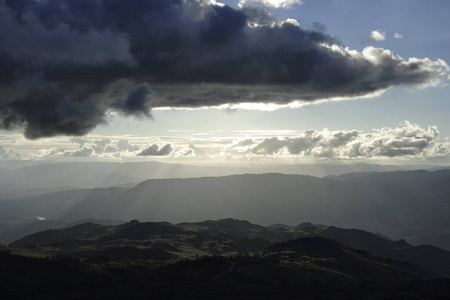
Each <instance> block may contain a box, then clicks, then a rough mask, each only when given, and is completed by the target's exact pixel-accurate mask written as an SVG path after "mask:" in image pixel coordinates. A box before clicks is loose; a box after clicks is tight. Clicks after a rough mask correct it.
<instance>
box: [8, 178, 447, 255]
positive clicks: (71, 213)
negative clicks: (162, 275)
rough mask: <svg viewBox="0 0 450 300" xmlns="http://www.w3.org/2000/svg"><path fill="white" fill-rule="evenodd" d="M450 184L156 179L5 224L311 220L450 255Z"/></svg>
mask: <svg viewBox="0 0 450 300" xmlns="http://www.w3.org/2000/svg"><path fill="white" fill-rule="evenodd" d="M449 183H450V170H439V171H433V172H429V171H423V170H421V171H398V172H384V173H353V174H349V175H343V176H337V177H332V178H316V177H310V176H303V175H284V174H262V175H248V174H247V175H234V176H226V177H207V178H190V179H160V180H156V179H155V180H147V181H144V182H142V183H140V184H138V185H137V186H135V187H134V188H118V187H116V188H108V189H91V190H72V191H64V192H58V193H51V194H46V195H42V196H33V197H28V198H22V199H13V200H2V201H0V218H2V219H4V220H11V219H12V220H18V219H19V220H23V219H30V218H35V217H36V216H40V217H45V218H46V219H47V220H60V221H64V222H72V221H77V220H80V219H87V218H92V219H110V220H130V219H139V220H143V221H165V220H167V221H170V222H173V223H177V222H186V221H189V222H192V221H200V220H203V219H204V218H205V216H207V217H208V218H211V219H221V218H229V217H232V218H238V219H246V220H249V221H251V222H254V223H257V224H265V225H269V224H274V223H279V222H282V223H286V224H298V223H301V222H304V221H306V220H308V221H311V222H313V223H319V224H327V225H335V226H338V227H345V228H361V229H364V230H369V231H372V232H380V233H383V234H385V235H388V236H391V237H393V238H396V239H400V238H404V239H405V240H407V241H410V240H411V241H414V242H415V243H416V244H421V243H422V241H423V242H427V243H432V244H433V245H436V246H439V247H443V248H446V249H449V250H450V235H449V232H450V218H449V217H448V216H449V215H450V201H449V199H450V184H449ZM0 237H2V235H1V232H0ZM3 238H4V237H3ZM4 239H5V238H4Z"/></svg>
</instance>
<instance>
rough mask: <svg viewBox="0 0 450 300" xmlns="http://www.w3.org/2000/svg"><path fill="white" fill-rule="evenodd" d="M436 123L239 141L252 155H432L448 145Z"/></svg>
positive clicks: (342, 157)
mask: <svg viewBox="0 0 450 300" xmlns="http://www.w3.org/2000/svg"><path fill="white" fill-rule="evenodd" d="M438 137H439V131H438V129H437V128H436V126H429V127H428V129H423V128H421V127H420V126H419V125H417V124H411V123H409V122H405V124H404V125H403V126H402V127H397V128H389V127H386V128H382V129H379V130H375V131H373V132H371V133H364V132H362V131H359V130H351V131H328V130H323V131H317V130H307V131H305V132H303V133H302V134H300V135H298V136H295V137H284V138H278V137H272V138H266V139H264V140H262V141H260V142H255V141H252V140H246V141H242V142H241V143H239V144H237V145H236V146H237V147H240V146H242V145H246V146H247V150H246V151H247V152H248V153H251V154H253V155H277V154H284V155H294V156H299V157H312V158H340V159H353V158H398V157H433V156H439V155H441V154H447V153H448V150H449V149H446V146H445V145H443V144H441V143H438V142H437V138H438Z"/></svg>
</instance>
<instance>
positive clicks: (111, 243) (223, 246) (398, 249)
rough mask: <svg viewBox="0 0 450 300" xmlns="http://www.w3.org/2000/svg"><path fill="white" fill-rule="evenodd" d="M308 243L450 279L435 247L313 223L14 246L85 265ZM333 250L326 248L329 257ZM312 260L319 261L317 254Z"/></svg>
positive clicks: (72, 234)
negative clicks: (322, 242) (322, 241)
mask: <svg viewBox="0 0 450 300" xmlns="http://www.w3.org/2000/svg"><path fill="white" fill-rule="evenodd" d="M305 237H320V238H327V239H331V240H334V241H337V242H339V243H342V244H343V245H346V246H347V247H351V248H354V249H359V250H362V251H363V252H368V253H369V252H370V253H373V254H374V255H376V256H380V257H389V258H391V259H396V260H399V261H406V262H409V263H411V264H415V265H417V266H420V267H422V268H423V269H425V270H427V271H428V272H430V274H433V276H436V277H440V276H450V252H448V251H445V250H442V249H439V248H436V247H432V246H412V245H410V244H408V243H406V242H405V241H404V240H400V241H391V240H386V239H383V238H381V237H379V236H377V235H374V234H372V233H370V232H366V231H362V230H349V229H340V228H336V227H326V226H323V225H313V224H311V223H302V224H300V225H298V226H285V227H281V226H269V227H264V226H260V225H255V224H252V223H250V222H248V221H241V220H235V219H223V220H218V221H204V222H198V223H180V224H176V225H174V224H171V223H168V222H156V223H155V222H146V223H141V222H139V221H136V220H133V221H130V222H128V223H125V224H122V225H117V226H105V225H100V224H94V223H84V224H80V225H76V226H73V227H68V228H63V229H57V230H47V231H42V232H39V233H35V234H32V235H29V236H26V237H24V238H23V239H20V240H18V241H16V242H14V243H12V244H11V245H10V246H11V247H25V248H30V247H31V249H33V250H32V252H34V253H35V254H36V255H39V254H40V255H41V256H58V255H63V256H71V257H78V258H83V259H89V258H94V257H99V256H108V257H117V258H133V259H151V260H155V261H167V260H176V259H184V258H190V259H192V258H196V257H198V256H204V255H235V254H237V253H245V252H252V251H260V250H262V249H263V248H264V247H269V246H270V245H271V244H272V243H276V242H278V243H279V242H286V241H289V240H292V239H299V238H305ZM333 245H337V244H333ZM333 247H335V246H333ZM333 247H325V246H323V247H322V248H323V249H325V250H326V251H328V250H331V249H332V248H333ZM30 251H31V250H30ZM279 251H281V250H279ZM310 254H311V255H313V253H310ZM314 255H316V256H317V255H319V252H316V253H314Z"/></svg>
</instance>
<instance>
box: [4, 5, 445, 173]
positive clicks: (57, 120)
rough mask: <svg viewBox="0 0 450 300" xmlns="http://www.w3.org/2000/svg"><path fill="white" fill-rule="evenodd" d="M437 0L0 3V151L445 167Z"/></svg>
mask: <svg viewBox="0 0 450 300" xmlns="http://www.w3.org/2000/svg"><path fill="white" fill-rule="evenodd" d="M449 20H450V2H448V1H445V0H442V1H440V0H435V1H418V0H403V1H402V0H398V1H388V0H386V1H384V0H379V1H361V0H302V1H299V0H233V1H222V2H218V1H212V0H203V1H193V0H192V1H190V0H164V1H163V0H135V1H126V0H79V1H70V0H2V1H0V39H1V40H2V42H1V43H0V158H1V159H2V160H16V159H21V160H44V161H46V160H58V161H80V160H88V161H89V160H96V161H98V160H107V161H143V160H158V161H164V162H187V163H197V164H199V163H205V164H222V163H237V164H250V163H256V164H259V163H283V164H284V163H303V162H304V163H310V162H318V161H319V162H320V161H326V162H330V161H331V162H344V163H351V162H361V161H363V162H369V163H386V164H403V163H419V162H420V163H436V164H448V163H449V161H450V160H449V158H450V122H449V118H448V115H449V112H450V101H449V99H448V97H449V96H448V95H450V87H449V81H450V80H449V79H450V68H449V66H448V63H450V52H449V51H448V49H450V32H449V31H448V28H450V21H449Z"/></svg>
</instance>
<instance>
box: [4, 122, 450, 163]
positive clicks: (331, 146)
mask: <svg viewBox="0 0 450 300" xmlns="http://www.w3.org/2000/svg"><path fill="white" fill-rule="evenodd" d="M155 139H157V140H158V141H156V142H155V141H147V142H143V141H142V138H139V139H135V140H128V139H123V138H121V139H116V138H113V139H110V138H103V139H98V138H97V139H92V138H72V139H71V140H70V141H71V144H70V143H69V144H68V145H67V147H69V146H70V145H72V146H73V144H76V145H78V147H77V149H74V150H64V149H63V148H49V149H41V150H39V151H37V152H36V153H32V154H31V156H30V157H28V158H33V159H46V158H51V159H53V158H70V157H76V158H89V157H91V158H102V159H105V158H108V159H124V158H139V157H141V158H143V157H152V158H156V157H159V158H164V159H179V158H196V159H203V160H208V159H237V160H239V159H246V160H247V159H267V158H277V159H279V158H285V159H350V160H354V159H356V160H357V159H372V158H373V159H403V158H406V159H409V158H417V159H427V158H429V159H432V158H439V157H441V158H445V157H449V156H450V143H449V142H450V141H449V140H447V141H445V142H442V141H439V131H438V129H437V128H436V126H429V127H428V128H422V127H420V126H419V125H417V124H412V123H409V122H405V123H404V124H403V125H402V126H399V127H396V128H390V127H386V128H382V129H377V130H373V131H371V132H363V131H359V130H336V131H329V130H326V129H325V130H312V129H311V130H306V131H304V132H298V133H297V134H289V135H287V136H286V135H285V136H276V135H271V136H270V135H268V136H267V135H266V137H261V136H260V137H257V136H255V137H251V138H238V137H227V138H224V139H217V138H212V139H207V138H203V139H200V140H199V139H195V138H179V137H177V138H173V139H170V138H167V137H166V138H164V139H158V138H155ZM15 150H16V149H14V148H13V149H7V147H5V146H4V145H1V144H0V156H1V157H3V158H4V159H16V158H20V156H19V155H18V154H17V152H16V151H15ZM24 158H26V157H24Z"/></svg>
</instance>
